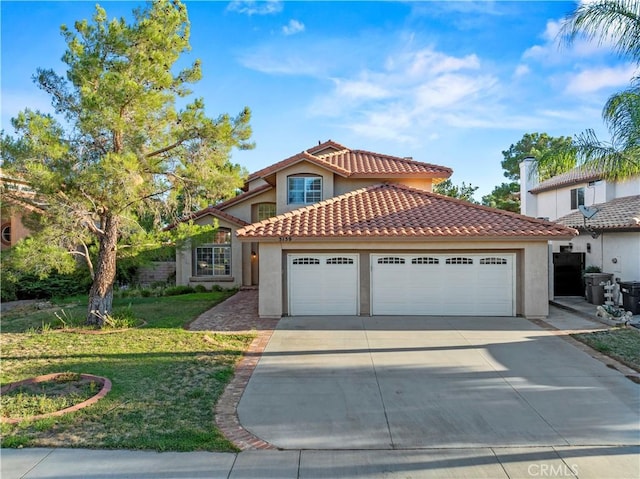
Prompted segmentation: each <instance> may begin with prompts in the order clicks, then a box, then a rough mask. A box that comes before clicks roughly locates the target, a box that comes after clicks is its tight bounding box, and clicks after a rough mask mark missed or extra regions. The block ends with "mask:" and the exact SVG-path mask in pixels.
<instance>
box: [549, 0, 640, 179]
mask: <svg viewBox="0 0 640 479" xmlns="http://www.w3.org/2000/svg"><path fill="white" fill-rule="evenodd" d="M560 35H561V38H562V39H563V40H564V42H565V43H567V44H571V43H572V42H573V41H574V40H575V39H576V38H579V37H582V38H587V39H590V40H596V41H598V43H599V44H603V43H611V44H612V45H613V49H614V50H615V51H616V52H617V53H618V54H620V55H622V56H628V57H630V58H631V60H632V61H633V62H635V63H636V65H640V1H638V0H598V1H596V2H588V3H582V4H581V5H580V6H579V7H578V8H577V9H576V10H575V11H574V12H573V13H572V14H571V15H570V16H569V17H567V19H566V20H565V22H564V24H563V26H562V29H561V31H560ZM602 118H603V120H604V123H605V125H606V126H607V128H608V130H609V133H610V135H611V140H610V141H608V142H605V141H601V140H600V139H598V137H597V136H596V134H595V132H594V131H593V130H587V131H585V132H583V133H581V134H579V135H577V136H576V137H575V138H574V142H573V144H572V146H571V149H572V151H571V152H567V154H566V155H564V156H565V157H567V156H572V155H573V154H575V155H576V157H577V159H578V163H579V165H581V166H583V167H585V168H589V169H595V170H598V171H601V172H602V173H603V176H605V177H606V178H610V179H624V178H629V177H631V176H633V175H637V174H640V77H638V76H636V77H635V78H634V79H633V80H632V82H631V85H630V87H629V88H628V89H627V90H624V91H622V92H619V93H616V94H614V95H613V96H611V97H610V98H609V100H608V101H607V103H606V105H605V106H604V108H603V110H602ZM561 156H562V155H561ZM556 160H557V161H559V162H562V161H563V160H566V158H556ZM547 161H549V160H548V159H547ZM551 161H553V160H551ZM541 163H543V162H541ZM542 166H543V165H542V164H541V165H539V166H538V167H539V168H540V167H542Z"/></svg>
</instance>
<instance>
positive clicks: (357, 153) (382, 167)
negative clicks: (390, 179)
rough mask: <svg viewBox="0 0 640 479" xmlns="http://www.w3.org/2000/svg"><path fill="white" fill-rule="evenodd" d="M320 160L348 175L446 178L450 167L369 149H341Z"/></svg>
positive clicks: (449, 172)
mask: <svg viewBox="0 0 640 479" xmlns="http://www.w3.org/2000/svg"><path fill="white" fill-rule="evenodd" d="M319 158H320V159H321V160H322V161H324V162H326V163H329V164H331V165H334V166H337V167H339V168H341V169H344V170H346V171H348V172H349V176H354V177H361V176H374V177H380V176H381V175H382V176H385V177H387V176H407V175H411V176H413V175H420V176H426V177H431V178H448V177H449V176H451V173H453V170H452V169H451V168H447V167H444V166H439V165H432V164H430V163H422V162H419V161H414V160H412V159H411V158H399V157H396V156H389V155H381V154H379V153H373V152H371V151H363V150H342V151H339V152H336V153H330V154H327V155H322V156H320V157H319Z"/></svg>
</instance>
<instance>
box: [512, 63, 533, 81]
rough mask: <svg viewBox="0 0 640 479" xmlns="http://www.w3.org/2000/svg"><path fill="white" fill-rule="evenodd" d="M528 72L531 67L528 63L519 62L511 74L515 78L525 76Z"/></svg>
mask: <svg viewBox="0 0 640 479" xmlns="http://www.w3.org/2000/svg"><path fill="white" fill-rule="evenodd" d="M529 73H531V68H529V66H528V65H524V64H522V63H521V64H520V65H518V66H517V67H516V69H515V71H514V72H513V76H514V77H516V78H521V77H524V76H527V75H528V74H529Z"/></svg>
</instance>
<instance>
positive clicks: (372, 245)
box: [259, 241, 549, 318]
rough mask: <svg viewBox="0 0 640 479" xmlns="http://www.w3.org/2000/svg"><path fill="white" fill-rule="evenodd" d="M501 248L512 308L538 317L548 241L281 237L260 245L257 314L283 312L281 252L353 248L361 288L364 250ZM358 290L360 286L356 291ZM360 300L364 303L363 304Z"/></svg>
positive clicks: (545, 300)
mask: <svg viewBox="0 0 640 479" xmlns="http://www.w3.org/2000/svg"><path fill="white" fill-rule="evenodd" d="M463 250H464V251H468V252H473V253H479V252H483V251H487V252H489V251H502V252H512V253H516V313H517V314H518V315H523V316H526V317H530V318H543V317H546V316H547V315H548V314H549V287H548V276H549V261H548V242H546V241H527V242H508V243H507V242H450V243H430V242H423V243H414V242H400V241H397V242H367V243H358V242H330V241H326V242H322V243H320V242H318V243H311V242H309V243H307V242H296V241H293V242H286V243H261V244H260V293H259V297H260V299H259V314H260V316H261V317H265V318H273V317H280V316H281V315H282V314H285V313H286V311H287V307H286V304H285V303H286V297H285V294H284V291H285V290H286V254H287V253H291V252H299V251H343V252H358V253H360V254H361V256H360V267H361V272H360V283H361V288H366V287H367V284H366V281H363V279H365V280H366V276H367V275H366V271H363V270H364V269H365V268H366V269H369V267H370V266H369V262H368V260H367V259H368V256H367V255H368V254H369V253H370V252H376V251H396V252H403V253H410V252H415V251H433V252H446V251H463ZM361 293H362V291H361ZM365 293H366V294H361V295H360V299H361V307H360V311H361V314H367V313H368V311H369V310H370V309H369V304H368V303H367V301H369V292H368V291H365ZM363 301H364V303H363Z"/></svg>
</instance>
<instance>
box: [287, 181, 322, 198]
mask: <svg viewBox="0 0 640 479" xmlns="http://www.w3.org/2000/svg"><path fill="white" fill-rule="evenodd" d="M321 200H322V177H320V176H290V177H289V178H287V203H289V204H312V203H317V202H318V201H321Z"/></svg>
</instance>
